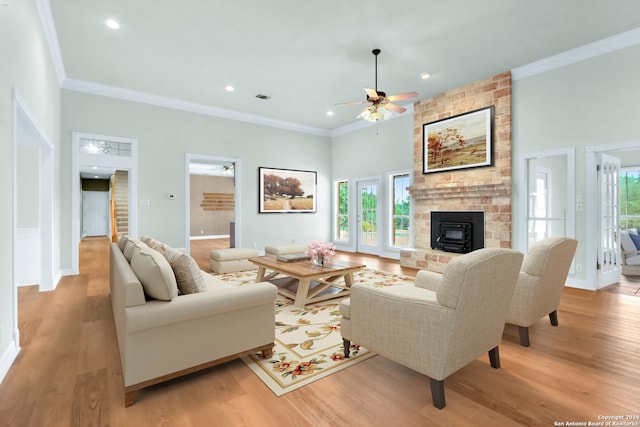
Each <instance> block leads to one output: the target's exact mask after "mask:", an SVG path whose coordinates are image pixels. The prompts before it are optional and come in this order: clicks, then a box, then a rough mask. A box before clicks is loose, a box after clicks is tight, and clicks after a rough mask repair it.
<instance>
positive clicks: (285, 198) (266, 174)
mask: <svg viewBox="0 0 640 427" xmlns="http://www.w3.org/2000/svg"><path fill="white" fill-rule="evenodd" d="M258 177H259V178H258V180H259V182H258V188H259V189H260V196H259V201H258V202H259V210H258V212H259V213H292V212H295V213H301V212H315V211H316V184H317V172H313V171H301V170H293V169H275V168H263V167H259V168H258Z"/></svg>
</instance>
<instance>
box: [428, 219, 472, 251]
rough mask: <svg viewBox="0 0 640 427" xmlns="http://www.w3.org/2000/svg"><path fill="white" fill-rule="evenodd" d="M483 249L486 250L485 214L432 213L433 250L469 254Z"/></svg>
mask: <svg viewBox="0 0 640 427" xmlns="http://www.w3.org/2000/svg"><path fill="white" fill-rule="evenodd" d="M481 248H484V212H478V211H432V212H431V249H435V250H440V251H444V252H455V253H467V252H471V251H475V250H476V249H481Z"/></svg>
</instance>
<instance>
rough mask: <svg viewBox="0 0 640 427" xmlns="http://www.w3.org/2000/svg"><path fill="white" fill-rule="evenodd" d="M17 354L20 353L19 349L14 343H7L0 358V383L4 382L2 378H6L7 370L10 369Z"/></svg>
mask: <svg viewBox="0 0 640 427" xmlns="http://www.w3.org/2000/svg"><path fill="white" fill-rule="evenodd" d="M18 353H20V347H19V346H18V345H17V344H16V341H15V340H14V341H11V342H10V343H9V347H7V349H6V350H5V352H4V353H3V354H2V357H0V383H1V382H2V381H4V377H6V376H7V373H8V372H9V369H11V365H13V362H14V361H15V360H16V357H18Z"/></svg>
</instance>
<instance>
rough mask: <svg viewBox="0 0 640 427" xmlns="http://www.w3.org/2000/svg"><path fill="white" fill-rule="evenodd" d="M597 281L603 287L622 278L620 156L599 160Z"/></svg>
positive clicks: (603, 156) (602, 155) (603, 155)
mask: <svg viewBox="0 0 640 427" xmlns="http://www.w3.org/2000/svg"><path fill="white" fill-rule="evenodd" d="M598 160H599V161H598V193H599V194H598V195H599V199H600V203H599V215H598V222H599V224H598V229H599V231H600V233H599V234H600V238H599V239H598V240H599V241H598V284H597V287H598V289H599V288H603V287H605V286H607V285H610V284H612V283H615V282H617V281H618V280H619V279H620V273H621V266H620V243H619V242H620V191H619V185H620V159H619V158H617V157H613V156H609V155H607V154H600V155H599V159H598Z"/></svg>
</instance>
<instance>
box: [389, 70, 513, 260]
mask: <svg viewBox="0 0 640 427" xmlns="http://www.w3.org/2000/svg"><path fill="white" fill-rule="evenodd" d="M491 105H493V106H494V107H495V111H494V122H493V165H492V166H485V167H478V168H470V169H461V170H455V171H450V172H440V173H430V174H423V173H422V171H423V165H422V158H423V152H422V126H423V125H424V124H425V123H431V122H434V121H437V120H442V119H446V118H449V117H452V116H456V115H458V114H463V113H467V112H470V111H474V110H478V109H481V108H485V107H489V106H491ZM413 121H414V132H413V135H414V142H413V153H414V155H413V159H414V160H413V185H412V186H411V187H409V193H410V194H411V198H412V200H413V209H414V212H413V227H414V228H413V235H414V247H413V248H411V249H406V250H403V251H401V254H400V264H401V265H404V266H409V267H415V268H420V269H427V270H432V271H438V272H442V271H444V267H445V266H446V264H447V263H448V262H449V261H450V260H451V258H452V257H454V256H458V255H457V254H452V253H449V252H443V251H439V250H434V249H431V235H430V228H431V211H482V212H484V214H485V241H484V246H485V247H502V248H510V247H511V73H510V72H506V73H502V74H499V75H497V76H494V77H492V78H489V79H486V80H482V81H479V82H476V83H473V84H470V85H468V86H465V87H462V88H458V89H455V90H452V91H450V92H446V93H443V94H440V95H437V96H435V97H433V98H430V99H427V100H424V101H420V102H417V103H416V104H415V105H414V119H413Z"/></svg>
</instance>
